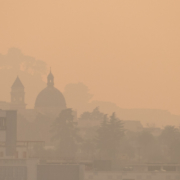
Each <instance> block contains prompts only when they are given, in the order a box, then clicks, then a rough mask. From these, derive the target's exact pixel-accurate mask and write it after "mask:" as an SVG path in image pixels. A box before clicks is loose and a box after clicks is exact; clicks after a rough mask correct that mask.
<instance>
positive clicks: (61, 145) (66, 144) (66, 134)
mask: <svg viewBox="0 0 180 180" xmlns="http://www.w3.org/2000/svg"><path fill="white" fill-rule="evenodd" d="M52 132H53V134H54V136H53V140H54V141H55V142H56V145H57V149H58V152H59V153H60V156H61V157H62V158H65V159H74V158H75V155H76V152H77V149H78V146H77V144H78V142H80V137H79V135H78V128H77V123H75V122H74V116H73V111H72V109H65V110H62V111H61V113H60V114H59V116H58V117H57V118H56V120H55V122H54V123H53V125H52Z"/></svg>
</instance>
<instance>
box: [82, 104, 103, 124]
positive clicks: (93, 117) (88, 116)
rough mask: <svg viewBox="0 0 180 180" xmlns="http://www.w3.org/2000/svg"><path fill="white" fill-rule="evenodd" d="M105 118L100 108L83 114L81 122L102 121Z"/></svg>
mask: <svg viewBox="0 0 180 180" xmlns="http://www.w3.org/2000/svg"><path fill="white" fill-rule="evenodd" d="M103 117H104V113H102V112H100V111H99V107H96V108H95V109H93V111H92V112H88V111H87V112H84V113H82V114H81V116H80V118H79V120H80V121H81V120H82V121H99V122H100V121H102V120H103Z"/></svg>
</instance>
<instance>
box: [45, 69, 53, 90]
mask: <svg viewBox="0 0 180 180" xmlns="http://www.w3.org/2000/svg"><path fill="white" fill-rule="evenodd" d="M47 86H48V87H53V86H54V76H53V74H52V73H51V68H50V73H49V75H48V76H47Z"/></svg>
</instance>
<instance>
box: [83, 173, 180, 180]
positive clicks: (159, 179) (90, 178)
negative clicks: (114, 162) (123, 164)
mask: <svg viewBox="0 0 180 180" xmlns="http://www.w3.org/2000/svg"><path fill="white" fill-rule="evenodd" d="M84 176H85V177H84V180H180V173H179V172H171V173H170V172H153V173H152V172H142V173H136V172H87V171H86V172H85V174H84Z"/></svg>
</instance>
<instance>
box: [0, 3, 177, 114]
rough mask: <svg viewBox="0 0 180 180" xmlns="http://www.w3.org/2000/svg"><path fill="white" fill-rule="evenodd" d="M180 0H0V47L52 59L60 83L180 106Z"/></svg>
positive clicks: (128, 102) (123, 101) (130, 100)
mask: <svg viewBox="0 0 180 180" xmlns="http://www.w3.org/2000/svg"><path fill="white" fill-rule="evenodd" d="M179 9H180V1H179V0H30V1H27V0H16V1H14V0H0V53H1V54H6V53H7V51H8V49H9V48H11V47H17V48H19V49H21V50H22V52H23V53H24V54H26V55H30V56H33V57H35V58H37V59H40V60H43V61H45V62H46V63H47V64H48V66H51V67H52V71H53V74H54V76H55V85H56V87H57V88H59V89H60V90H61V91H63V89H64V87H65V85H66V84H68V83H76V82H83V83H84V84H86V85H87V86H88V87H89V89H90V92H91V93H92V94H94V99H95V100H103V101H111V102H115V103H116V104H117V105H119V106H120V107H122V108H159V109H167V110H169V111H171V112H172V113H175V114H180V11H179Z"/></svg>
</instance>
